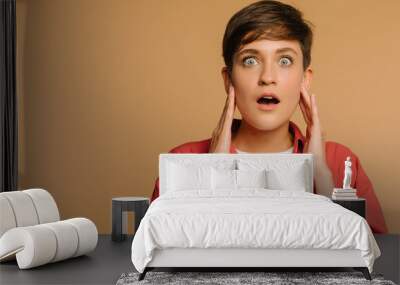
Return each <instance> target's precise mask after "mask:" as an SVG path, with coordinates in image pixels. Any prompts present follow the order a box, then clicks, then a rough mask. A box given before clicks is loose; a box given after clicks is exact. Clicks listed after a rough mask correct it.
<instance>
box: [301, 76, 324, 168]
mask: <svg viewBox="0 0 400 285" xmlns="http://www.w3.org/2000/svg"><path fill="white" fill-rule="evenodd" d="M300 93H301V95H300V102H299V105H300V109H301V111H302V113H303V117H304V120H305V122H306V124H307V130H306V142H305V146H304V150H303V152H304V153H312V154H313V155H314V158H315V159H316V160H319V161H320V162H322V161H325V137H324V133H323V132H322V129H321V122H320V120H319V115H318V109H317V104H316V101H315V94H311V95H310V94H309V92H308V90H307V89H306V87H305V86H304V84H302V86H301V90H300Z"/></svg>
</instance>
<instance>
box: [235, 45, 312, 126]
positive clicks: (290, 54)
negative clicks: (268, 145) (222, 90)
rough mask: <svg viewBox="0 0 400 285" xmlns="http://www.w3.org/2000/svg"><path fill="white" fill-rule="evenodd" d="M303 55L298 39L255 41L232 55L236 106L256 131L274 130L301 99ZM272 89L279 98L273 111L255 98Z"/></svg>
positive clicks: (286, 119)
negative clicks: (265, 107)
mask: <svg viewBox="0 0 400 285" xmlns="http://www.w3.org/2000/svg"><path fill="white" fill-rule="evenodd" d="M303 77H304V70H303V55H302V51H301V48H300V45H299V43H298V41H288V40H278V41H273V40H266V39H262V40H257V41H254V42H251V43H249V44H246V45H245V46H243V47H241V48H240V50H238V51H237V52H236V54H235V57H234V60H233V68H232V83H233V86H234V88H235V94H236V95H235V99H236V106H237V108H238V110H239V111H240V113H241V115H242V117H243V119H244V120H245V121H246V122H247V123H248V124H250V125H251V126H253V127H254V128H257V129H259V130H273V129H275V128H277V127H279V126H280V125H282V124H283V123H285V122H287V121H288V120H289V119H290V117H291V116H292V114H293V113H294V112H295V110H296V108H297V105H298V102H299V100H300V89H301V84H302V83H303ZM266 92H272V93H274V94H275V95H276V96H277V97H278V99H279V101H280V102H279V104H277V105H276V106H275V107H274V109H273V110H264V109H262V108H264V106H265V105H264V106H262V104H259V103H258V102H257V100H258V99H259V98H260V96H262V95H263V93H266Z"/></svg>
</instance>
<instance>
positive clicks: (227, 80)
mask: <svg viewBox="0 0 400 285" xmlns="http://www.w3.org/2000/svg"><path fill="white" fill-rule="evenodd" d="M221 74H222V79H223V80H224V87H225V92H226V94H228V93H229V85H230V84H231V83H232V81H231V76H230V74H229V71H228V68H227V67H226V66H224V67H223V68H222V70H221Z"/></svg>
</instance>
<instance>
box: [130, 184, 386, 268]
mask: <svg viewBox="0 0 400 285" xmlns="http://www.w3.org/2000/svg"><path fill="white" fill-rule="evenodd" d="M172 248H176V249H196V248H197V249H223V248H225V249H228V248H229V249H260V250H261V249H303V250H305V249H325V250H327V249H331V250H359V251H360V254H361V258H362V259H363V260H364V261H365V266H366V267H368V269H369V271H370V272H372V269H373V264H374V261H375V259H376V258H378V257H379V256H380V254H381V253H380V250H379V247H378V245H377V243H376V241H375V239H374V237H373V234H372V232H371V229H370V227H369V225H368V223H367V221H366V220H365V219H364V218H362V217H361V216H359V215H358V214H356V213H354V212H352V211H350V210H347V209H345V208H343V207H341V206H340V205H338V204H335V203H333V202H332V201H331V200H330V199H329V198H327V197H325V196H321V195H317V194H313V193H309V192H301V191H289V190H267V189H263V188H248V189H241V190H240V191H232V190H230V189H219V190H218V191H207V190H199V189H187V190H185V191H172V192H167V193H165V194H163V195H161V196H160V197H158V198H157V199H156V200H154V201H153V203H152V204H151V205H150V207H149V209H148V211H147V213H146V215H145V216H144V218H143V219H142V221H141V223H140V225H139V228H138V229H137V231H136V234H135V237H134V239H133V241H132V252H131V257H132V262H133V265H134V266H135V268H136V269H137V270H138V271H139V272H143V271H144V268H145V267H146V266H147V265H148V264H149V262H150V261H152V259H153V257H154V254H155V251H156V250H162V249H172Z"/></svg>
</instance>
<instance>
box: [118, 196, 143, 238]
mask: <svg viewBox="0 0 400 285" xmlns="http://www.w3.org/2000/svg"><path fill="white" fill-rule="evenodd" d="M149 204H150V202H149V198H147V197H116V198H112V234H111V239H112V240H113V241H123V240H125V238H126V234H125V231H126V222H127V215H126V212H131V211H132V212H134V213H135V233H136V230H137V229H138V227H139V224H140V221H141V220H142V218H143V217H144V215H145V214H146V211H147V208H148V207H149Z"/></svg>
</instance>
